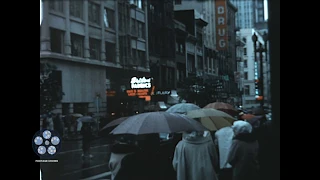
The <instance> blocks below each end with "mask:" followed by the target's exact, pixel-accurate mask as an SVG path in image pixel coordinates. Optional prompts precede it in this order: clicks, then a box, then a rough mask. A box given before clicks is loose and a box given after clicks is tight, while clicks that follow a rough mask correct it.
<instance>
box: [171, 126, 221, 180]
mask: <svg viewBox="0 0 320 180" xmlns="http://www.w3.org/2000/svg"><path fill="white" fill-rule="evenodd" d="M172 164H173V168H174V170H175V171H176V173H177V180H200V179H201V180H218V177H217V173H216V170H217V169H218V155H217V152H216V149H215V145H214V143H213V141H212V138H211V135H210V134H207V136H204V133H203V132H191V133H184V134H183V137H182V140H181V141H180V142H179V143H178V144H177V146H176V149H175V152H174V157H173V161H172Z"/></svg>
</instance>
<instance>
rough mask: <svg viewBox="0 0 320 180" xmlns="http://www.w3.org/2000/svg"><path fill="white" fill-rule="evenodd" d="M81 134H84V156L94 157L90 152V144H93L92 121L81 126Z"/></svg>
mask: <svg viewBox="0 0 320 180" xmlns="http://www.w3.org/2000/svg"><path fill="white" fill-rule="evenodd" d="M81 134H82V150H83V154H82V157H90V158H92V157H93V155H92V154H90V146H91V140H92V130H91V126H90V123H83V125H82V127H81Z"/></svg>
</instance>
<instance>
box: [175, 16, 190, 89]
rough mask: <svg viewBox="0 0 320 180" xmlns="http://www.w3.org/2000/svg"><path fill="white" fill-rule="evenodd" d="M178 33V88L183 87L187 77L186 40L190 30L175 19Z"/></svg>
mask: <svg viewBox="0 0 320 180" xmlns="http://www.w3.org/2000/svg"><path fill="white" fill-rule="evenodd" d="M174 23H175V33H176V36H175V37H176V67H177V88H178V89H179V88H182V87H183V83H184V80H185V78H186V77H187V62H186V59H187V53H186V40H187V37H188V32H187V29H186V26H185V25H184V24H183V23H181V22H179V21H177V20H174Z"/></svg>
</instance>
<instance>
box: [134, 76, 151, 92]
mask: <svg viewBox="0 0 320 180" xmlns="http://www.w3.org/2000/svg"><path fill="white" fill-rule="evenodd" d="M151 80H152V78H146V77H142V78H138V77H132V78H131V81H130V83H131V89H146V88H147V89H149V88H151Z"/></svg>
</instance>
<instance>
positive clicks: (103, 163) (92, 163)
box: [41, 138, 110, 180]
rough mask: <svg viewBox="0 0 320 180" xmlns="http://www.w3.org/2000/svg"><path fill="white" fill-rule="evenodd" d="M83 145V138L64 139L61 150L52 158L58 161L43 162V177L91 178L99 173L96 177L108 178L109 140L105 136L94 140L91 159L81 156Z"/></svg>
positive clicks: (70, 179) (62, 178)
mask: <svg viewBox="0 0 320 180" xmlns="http://www.w3.org/2000/svg"><path fill="white" fill-rule="evenodd" d="M81 146H82V141H81V140H74V141H63V142H62V148H61V152H59V153H58V154H57V156H55V157H54V158H52V159H57V160H58V162H57V163H41V169H42V171H43V179H44V180H47V179H61V180H64V179H65V180H73V179H74V180H76V179H86V178H89V179H90V177H92V176H97V175H98V176H97V177H94V179H106V177H108V175H109V174H110V173H109V168H108V162H109V158H110V150H109V145H108V144H107V140H106V139H105V138H101V139H96V140H93V142H92V146H91V154H92V155H93V158H91V159H89V158H83V157H82V156H81V155H82V149H81ZM101 174H102V175H101ZM99 175H100V176H99Z"/></svg>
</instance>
